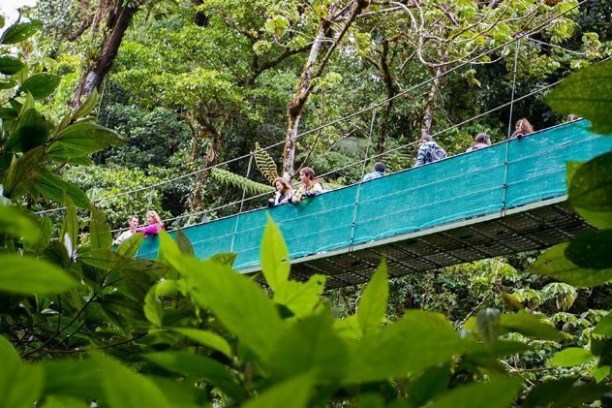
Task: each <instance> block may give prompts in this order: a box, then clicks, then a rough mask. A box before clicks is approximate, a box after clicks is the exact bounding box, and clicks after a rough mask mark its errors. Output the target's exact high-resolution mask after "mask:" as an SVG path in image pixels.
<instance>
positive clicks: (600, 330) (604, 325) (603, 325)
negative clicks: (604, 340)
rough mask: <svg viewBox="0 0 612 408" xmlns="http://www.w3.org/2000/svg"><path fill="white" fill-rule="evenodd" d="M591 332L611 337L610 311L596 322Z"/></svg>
mask: <svg viewBox="0 0 612 408" xmlns="http://www.w3.org/2000/svg"><path fill="white" fill-rule="evenodd" d="M593 333H594V334H601V335H604V336H607V337H612V313H608V314H607V315H605V316H604V317H602V318H601V319H600V320H599V322H597V326H595V330H593Z"/></svg>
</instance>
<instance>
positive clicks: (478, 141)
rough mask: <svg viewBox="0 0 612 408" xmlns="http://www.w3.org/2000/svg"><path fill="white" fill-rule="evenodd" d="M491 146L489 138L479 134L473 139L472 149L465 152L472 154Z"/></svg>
mask: <svg viewBox="0 0 612 408" xmlns="http://www.w3.org/2000/svg"><path fill="white" fill-rule="evenodd" d="M489 146H491V137H490V136H489V135H487V134H486V133H479V134H477V135H476V137H475V138H474V143H473V144H472V147H470V148H469V149H467V150H466V152H473V151H474V150H478V149H482V148H483V147H489Z"/></svg>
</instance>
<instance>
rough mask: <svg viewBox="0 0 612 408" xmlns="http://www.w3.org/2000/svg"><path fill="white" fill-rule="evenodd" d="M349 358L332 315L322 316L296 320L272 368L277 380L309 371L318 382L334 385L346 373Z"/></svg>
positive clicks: (276, 348)
mask: <svg viewBox="0 0 612 408" xmlns="http://www.w3.org/2000/svg"><path fill="white" fill-rule="evenodd" d="M347 357H348V352H347V348H346V345H345V344H344V342H343V341H342V340H341V339H340V337H339V336H338V335H337V334H336V333H335V331H334V330H333V319H332V318H331V316H330V314H329V313H320V314H318V315H314V316H313V315H311V316H306V317H304V318H302V319H299V320H297V321H296V322H295V323H294V324H293V325H291V327H290V328H289V329H288V330H287V331H285V332H284V333H283V334H282V335H281V337H280V339H279V340H278V342H277V343H275V345H274V350H273V351H272V355H271V356H270V360H269V366H270V371H271V375H272V377H273V378H276V379H279V378H288V377H291V376H294V375H299V374H302V373H309V372H310V373H312V374H313V375H314V377H315V378H317V381H319V382H330V383H335V382H337V381H338V380H340V379H341V378H342V377H343V376H344V374H345V372H346V370H347Z"/></svg>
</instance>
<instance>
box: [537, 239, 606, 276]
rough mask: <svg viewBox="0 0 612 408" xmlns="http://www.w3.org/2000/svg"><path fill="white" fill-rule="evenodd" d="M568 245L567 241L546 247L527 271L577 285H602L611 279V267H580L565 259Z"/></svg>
mask: <svg viewBox="0 0 612 408" xmlns="http://www.w3.org/2000/svg"><path fill="white" fill-rule="evenodd" d="M568 245H569V243H567V242H565V243H562V244H558V245H555V246H554V247H552V248H549V249H547V250H546V251H545V252H544V253H542V254H541V255H540V256H539V257H538V259H537V260H536V261H535V263H534V264H533V265H532V266H531V269H530V270H529V271H530V272H531V273H535V274H538V275H548V276H551V277H553V278H555V279H558V280H560V281H563V282H566V283H569V284H570V285H573V286H579V287H591V286H598V285H603V284H605V283H607V282H609V281H610V280H611V279H612V268H608V269H590V268H581V267H579V266H577V265H576V264H574V263H573V262H572V261H570V260H569V259H567V257H566V256H565V250H566V248H567V247H568Z"/></svg>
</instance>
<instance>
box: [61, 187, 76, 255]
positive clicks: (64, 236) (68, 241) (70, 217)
mask: <svg viewBox="0 0 612 408" xmlns="http://www.w3.org/2000/svg"><path fill="white" fill-rule="evenodd" d="M63 202H64V204H65V205H66V216H65V217H64V223H63V224H62V229H61V231H60V240H61V242H62V243H63V244H64V246H65V247H66V252H67V253H68V256H69V257H70V258H74V256H75V255H76V252H77V244H78V239H79V220H78V218H77V212H76V208H75V207H74V203H73V202H72V200H71V199H70V197H68V195H66V194H64V198H63Z"/></svg>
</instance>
